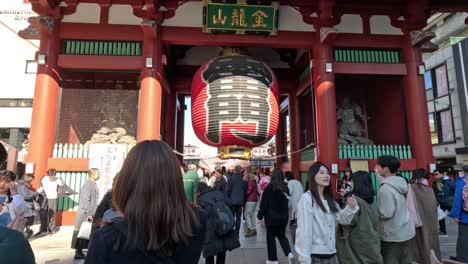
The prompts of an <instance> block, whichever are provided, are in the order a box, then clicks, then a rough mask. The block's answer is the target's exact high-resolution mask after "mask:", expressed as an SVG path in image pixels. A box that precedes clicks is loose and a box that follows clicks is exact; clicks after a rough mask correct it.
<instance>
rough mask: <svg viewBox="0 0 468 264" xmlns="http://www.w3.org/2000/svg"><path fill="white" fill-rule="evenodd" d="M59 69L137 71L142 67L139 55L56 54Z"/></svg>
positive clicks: (141, 59)
mask: <svg viewBox="0 0 468 264" xmlns="http://www.w3.org/2000/svg"><path fill="white" fill-rule="evenodd" d="M58 66H59V67H60V68H61V69H74V70H121V71H126V70H130V71H139V70H141V68H142V67H143V58H142V57H140V56H90V55H64V54H61V55H58Z"/></svg>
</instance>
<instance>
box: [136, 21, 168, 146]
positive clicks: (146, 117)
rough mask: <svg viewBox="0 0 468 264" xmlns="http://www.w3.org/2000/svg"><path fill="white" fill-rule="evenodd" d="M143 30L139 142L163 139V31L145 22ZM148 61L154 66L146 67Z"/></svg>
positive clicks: (152, 23) (151, 23)
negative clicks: (143, 63) (143, 61)
mask: <svg viewBox="0 0 468 264" xmlns="http://www.w3.org/2000/svg"><path fill="white" fill-rule="evenodd" d="M141 28H142V30H143V34H144V40H143V58H144V60H145V65H144V68H143V69H142V72H141V87H140V100H139V111H138V136H137V139H138V142H141V141H144V140H153V139H158V140H159V139H160V138H161V97H162V87H161V80H162V65H161V48H162V43H161V30H160V29H159V28H158V26H156V25H155V24H154V22H152V21H145V22H143V23H142V25H141ZM147 59H150V60H151V61H152V65H146V61H147Z"/></svg>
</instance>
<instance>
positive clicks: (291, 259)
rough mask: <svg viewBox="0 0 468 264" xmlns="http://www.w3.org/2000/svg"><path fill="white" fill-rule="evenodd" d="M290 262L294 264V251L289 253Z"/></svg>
mask: <svg viewBox="0 0 468 264" xmlns="http://www.w3.org/2000/svg"><path fill="white" fill-rule="evenodd" d="M288 263H289V264H294V255H293V253H289V254H288Z"/></svg>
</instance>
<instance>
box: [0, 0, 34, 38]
mask: <svg viewBox="0 0 468 264" xmlns="http://www.w3.org/2000/svg"><path fill="white" fill-rule="evenodd" d="M32 16H37V14H36V13H35V12H34V11H32V10H31V4H30V3H29V1H26V0H1V1H0V22H1V23H3V24H4V25H6V26H7V27H9V28H10V29H11V30H13V31H15V32H18V31H20V30H22V29H25V28H27V27H28V26H29V23H28V18H29V17H32Z"/></svg>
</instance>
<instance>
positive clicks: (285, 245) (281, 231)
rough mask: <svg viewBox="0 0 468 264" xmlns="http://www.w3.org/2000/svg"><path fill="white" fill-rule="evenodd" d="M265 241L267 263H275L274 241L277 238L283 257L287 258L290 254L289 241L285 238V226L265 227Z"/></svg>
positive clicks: (276, 257)
mask: <svg viewBox="0 0 468 264" xmlns="http://www.w3.org/2000/svg"><path fill="white" fill-rule="evenodd" d="M266 231H267V233H266V236H267V237H266V240H267V252H268V260H269V261H277V260H278V255H277V254H276V240H275V238H278V240H279V243H280V245H281V248H282V249H283V252H284V255H285V256H287V255H289V253H291V248H290V246H289V241H288V239H287V238H286V235H285V233H286V226H267V227H266Z"/></svg>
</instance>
